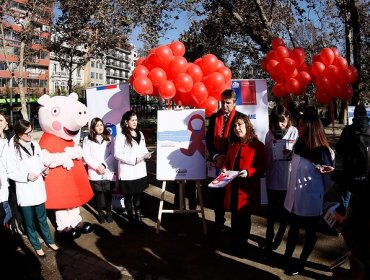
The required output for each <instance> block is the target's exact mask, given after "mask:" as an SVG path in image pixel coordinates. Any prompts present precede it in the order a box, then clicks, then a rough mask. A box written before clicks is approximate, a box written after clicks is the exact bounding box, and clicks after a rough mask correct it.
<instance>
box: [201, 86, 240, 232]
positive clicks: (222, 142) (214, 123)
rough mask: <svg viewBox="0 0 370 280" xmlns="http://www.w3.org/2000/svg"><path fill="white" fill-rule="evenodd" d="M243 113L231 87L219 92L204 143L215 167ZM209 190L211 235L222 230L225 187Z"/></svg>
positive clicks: (223, 158) (223, 155) (233, 134)
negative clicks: (211, 208)
mask: <svg viewBox="0 0 370 280" xmlns="http://www.w3.org/2000/svg"><path fill="white" fill-rule="evenodd" d="M242 115H243V114H242V113H240V112H238V111H236V93H235V91H233V90H232V89H226V90H225V91H223V93H222V94H221V108H220V109H219V110H218V111H217V112H216V113H214V114H212V115H211V117H210V120H209V125H208V128H207V132H206V144H207V151H208V159H209V161H211V162H213V163H214V164H215V166H216V167H217V168H221V167H222V165H223V163H224V160H225V156H226V153H227V149H228V146H229V143H230V142H231V140H232V139H235V138H236V135H235V132H234V130H233V125H234V123H235V119H236V118H238V117H240V116H242ZM210 190H211V200H212V206H213V210H214V213H215V225H214V228H213V229H212V230H211V232H210V234H211V235H219V234H221V233H222V232H223V226H224V223H225V208H224V199H225V188H214V189H210Z"/></svg>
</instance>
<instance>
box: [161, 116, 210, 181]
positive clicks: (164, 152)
mask: <svg viewBox="0 0 370 280" xmlns="http://www.w3.org/2000/svg"><path fill="white" fill-rule="evenodd" d="M205 125H206V122H205V112H204V110H202V109H189V110H179V111H177V110H159V111H158V118H157V179H158V180H165V181H171V180H202V179H205V178H206V155H205V153H206V143H205Z"/></svg>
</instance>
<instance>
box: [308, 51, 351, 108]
mask: <svg viewBox="0 0 370 280" xmlns="http://www.w3.org/2000/svg"><path fill="white" fill-rule="evenodd" d="M312 61H313V63H312V65H311V66H310V72H311V73H312V76H313V78H314V79H313V83H314V85H315V86H316V93H315V97H316V99H317V101H319V102H320V103H322V104H326V103H329V102H330V101H331V100H332V99H333V98H334V97H339V98H340V99H342V100H349V99H351V98H352V95H353V89H352V84H353V83H354V82H356V80H357V76H358V72H357V69H356V68H355V67H353V66H349V65H348V62H347V60H346V59H345V58H344V57H341V56H340V54H339V52H338V50H337V49H336V48H323V49H322V50H321V52H320V53H319V54H316V55H314V56H313V59H312Z"/></svg>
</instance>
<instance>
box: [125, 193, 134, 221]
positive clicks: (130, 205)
mask: <svg viewBox="0 0 370 280" xmlns="http://www.w3.org/2000/svg"><path fill="white" fill-rule="evenodd" d="M124 200H125V207H126V211H127V218H128V221H129V223H130V224H132V223H133V222H134V213H133V203H132V195H127V194H126V195H125V197H124Z"/></svg>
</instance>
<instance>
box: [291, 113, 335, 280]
mask: <svg viewBox="0 0 370 280" xmlns="http://www.w3.org/2000/svg"><path fill="white" fill-rule="evenodd" d="M298 134H299V138H298V140H297V142H296V144H295V145H294V149H293V155H292V164H291V173H290V177H289V183H288V189H287V194H286V198H285V201H284V207H285V209H286V210H287V211H288V213H289V214H288V215H289V216H288V219H289V224H290V228H289V232H288V238H287V243H286V249H285V257H286V263H287V268H286V271H285V273H286V274H288V275H297V274H299V273H301V271H302V270H303V269H304V266H305V264H306V262H307V259H308V258H309V256H310V254H311V252H312V251H313V249H314V247H315V244H316V241H317V237H316V230H317V226H318V224H319V220H320V216H321V214H322V211H323V198H324V192H325V182H326V181H327V180H326V178H325V176H330V175H328V174H326V173H327V172H328V171H329V170H333V169H334V168H333V165H334V163H333V159H334V155H333V152H332V150H331V149H330V146H329V143H328V140H327V138H326V135H325V131H324V127H323V125H322V123H321V121H320V118H319V116H318V115H317V113H316V112H315V111H314V110H312V109H311V108H309V109H308V110H307V111H306V112H305V113H304V114H303V115H302V117H301V119H300V121H299V125H298ZM300 228H302V229H304V230H305V241H304V244H303V249H302V252H301V255H300V259H299V262H298V263H295V262H293V258H292V255H293V252H294V250H295V247H296V245H297V243H298V239H299V230H300Z"/></svg>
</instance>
